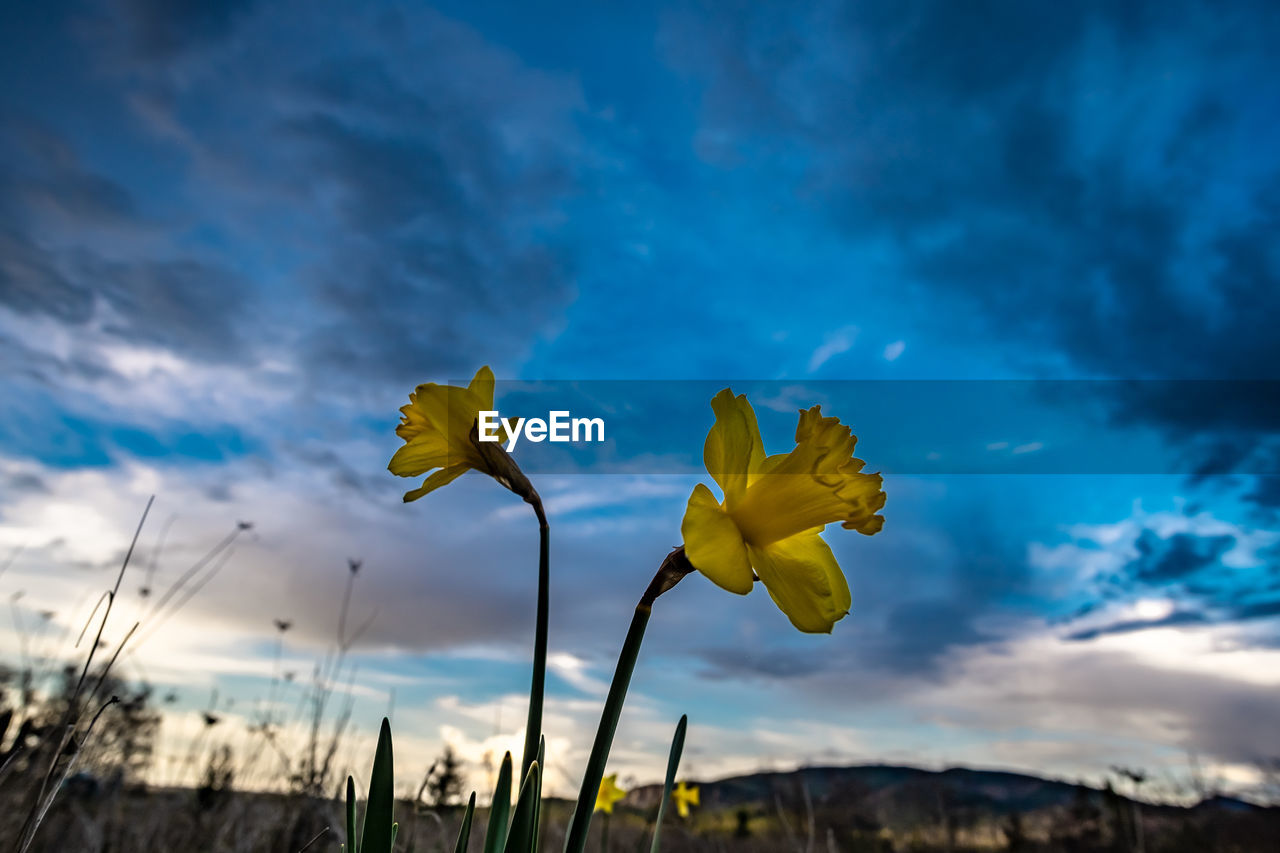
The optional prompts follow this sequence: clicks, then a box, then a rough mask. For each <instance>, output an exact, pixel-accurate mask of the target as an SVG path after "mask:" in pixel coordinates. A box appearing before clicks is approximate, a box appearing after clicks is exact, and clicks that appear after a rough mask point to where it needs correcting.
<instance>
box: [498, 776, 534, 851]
mask: <svg viewBox="0 0 1280 853" xmlns="http://www.w3.org/2000/svg"><path fill="white" fill-rule="evenodd" d="M538 775H539V774H538V762H537V761H535V762H533V764H531V765H529V775H528V776H526V777H524V784H523V785H521V786H520V799H518V800H517V801H516V812H515V814H514V815H513V816H512V818H511V832H510V834H508V835H507V846H506V847H505V848H503V850H504V851H505V853H532V851H533V846H534V844H535V842H536V840H537V835H538V827H537V826H536V825H535V823H534V818H535V815H536V814H537V809H538V791H539V790H540V787H541V786H540V783H539V782H538Z"/></svg>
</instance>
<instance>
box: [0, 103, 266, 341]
mask: <svg viewBox="0 0 1280 853" xmlns="http://www.w3.org/2000/svg"><path fill="white" fill-rule="evenodd" d="M4 131H5V132H4V134H3V137H0V153H3V154H4V155H5V156H4V158H3V160H2V161H0V305H3V306H4V307H6V308H9V309H11V310H12V311H15V312H17V313H18V314H20V315H28V316H31V315H37V316H44V317H47V318H50V319H53V320H56V321H58V322H60V323H63V324H66V325H68V326H71V327H73V328H75V327H79V328H86V327H88V326H89V325H90V324H91V322H92V323H95V324H96V326H97V330H99V331H101V332H102V333H105V334H106V335H108V336H111V337H114V338H116V339H117V340H120V341H125V342H129V343H133V344H143V345H154V346H159V347H162V348H165V349H169V350H172V351H174V352H177V353H181V354H184V355H188V356H192V357H195V358H198V359H201V360H206V361H234V360H240V359H242V358H245V357H247V356H249V355H250V353H249V352H248V351H247V350H246V347H245V344H244V340H243V338H242V335H241V332H242V328H241V325H240V321H241V320H242V319H243V317H244V316H245V313H246V311H245V309H246V308H247V303H248V301H249V297H250V291H249V288H248V286H247V284H246V282H244V281H243V280H242V279H241V278H240V277H239V276H238V275H236V274H234V273H233V272H231V271H230V270H229V269H227V268H225V267H223V266H220V265H219V264H217V263H215V262H211V261H207V260H203V259H199V258H196V257H183V256H181V255H178V256H177V257H158V256H156V255H155V254H153V253H152V252H149V251H145V250H143V251H135V252H125V253H124V254H125V256H126V259H120V258H119V257H116V255H118V254H120V253H119V252H118V249H117V247H116V245H113V244H123V243H124V241H126V240H132V239H135V238H138V237H139V236H140V235H144V234H146V233H148V232H150V231H152V230H153V229H154V228H155V226H154V224H153V223H150V222H149V221H148V220H147V219H146V217H145V216H144V215H143V214H142V213H141V212H140V211H139V209H138V206H137V204H136V202H135V200H134V196H133V194H132V193H131V192H130V191H129V190H128V189H126V188H125V186H124V185H123V184H121V183H120V182H118V181H116V180H114V179H111V178H108V177H104V176H102V175H100V174H97V173H95V172H94V171H92V170H91V169H90V168H89V167H88V166H86V165H85V163H84V162H83V160H82V158H81V157H80V155H79V154H78V152H77V151H76V148H75V146H74V145H73V144H72V143H71V142H70V141H69V140H68V139H67V138H66V137H64V136H62V135H60V134H58V133H57V132H55V131H54V130H52V129H51V128H49V127H47V126H45V125H42V124H39V123H36V122H32V121H15V122H12V123H11V124H9V125H7V126H6V127H5V128H4Z"/></svg>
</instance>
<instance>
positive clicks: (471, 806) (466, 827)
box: [453, 791, 476, 853]
mask: <svg viewBox="0 0 1280 853" xmlns="http://www.w3.org/2000/svg"><path fill="white" fill-rule="evenodd" d="M475 813H476V792H475V791H472V792H471V799H470V800H468V801H467V810H466V811H465V812H463V813H462V828H461V829H459V830H458V843H457V844H455V845H453V853H467V844H469V843H470V842H471V819H472V818H473V817H475Z"/></svg>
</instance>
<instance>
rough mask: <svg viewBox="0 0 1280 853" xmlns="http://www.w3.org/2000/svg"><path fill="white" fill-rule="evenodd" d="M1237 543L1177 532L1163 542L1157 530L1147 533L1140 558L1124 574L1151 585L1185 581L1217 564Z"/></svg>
mask: <svg viewBox="0 0 1280 853" xmlns="http://www.w3.org/2000/svg"><path fill="white" fill-rule="evenodd" d="M1235 543H1236V540H1235V537H1234V536H1211V537H1204V536H1196V535H1193V534H1189V533H1177V534H1174V535H1173V536H1170V537H1168V538H1167V539H1162V538H1161V537H1160V536H1158V535H1157V534H1156V533H1155V532H1154V531H1151V530H1145V531H1143V533H1142V535H1141V536H1139V537H1138V541H1137V543H1136V547H1137V549H1138V557H1137V558H1136V559H1134V560H1133V561H1132V562H1131V563H1130V564H1129V565H1128V566H1127V567H1126V569H1125V573H1126V574H1128V575H1129V576H1130V577H1131V578H1132V579H1133V580H1135V581H1138V582H1140V583H1146V584H1152V585H1159V584H1165V583H1171V582H1176V581H1181V580H1185V579H1187V578H1188V577H1190V576H1191V575H1193V574H1195V573H1196V572H1199V571H1201V570H1203V569H1207V568H1209V567H1210V566H1214V565H1217V564H1218V561H1219V559H1220V558H1221V557H1222V555H1223V554H1225V553H1226V552H1227V551H1229V550H1230V549H1231V548H1232V547H1233V546H1234V545H1235Z"/></svg>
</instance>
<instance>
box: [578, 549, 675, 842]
mask: <svg viewBox="0 0 1280 853" xmlns="http://www.w3.org/2000/svg"><path fill="white" fill-rule="evenodd" d="M692 571H693V566H692V565H690V564H689V560H688V558H687V557H685V554H684V547H683V546H682V547H680V548H677V549H675V550H674V551H672V552H671V553H670V554H668V555H667V558H666V559H665V560H663V561H662V565H661V566H660V567H659V568H658V573H657V574H656V575H654V576H653V580H652V581H651V582H650V583H649V588H648V589H646V590H645V592H644V595H643V596H641V597H640V603H639V604H637V605H636V612H635V615H634V616H632V617H631V627H630V628H628V629H627V638H626V640H624V641H623V643H622V653H621V654H619V655H618V666H617V668H616V669H615V670H614V673H613V681H612V682H611V683H610V684H609V695H608V698H606V699H605V703H604V712H603V713H602V714H601V715H600V727H599V728H598V729H596V739H595V743H593V744H592V746H591V757H590V758H589V759H587V769H586V771H585V772H584V775H583V777H582V788H581V789H580V790H579V791H578V804H577V806H575V807H574V810H573V818H572V820H571V821H570V823H569V832H568V835H567V836H566V837H565V842H564V849H565V853H583V850H585V849H586V845H587V833H588V832H589V831H590V829H591V814H592V812H594V811H595V804H596V795H597V794H598V793H599V792H600V780H601V779H603V778H604V767H605V764H606V763H607V762H608V761H609V750H610V749H611V748H612V746H613V735H614V733H615V732H616V731H617V729H618V718H619V717H620V716H622V705H623V703H624V702H625V701H626V699H627V687H628V686H630V684H631V673H632V672H633V671H634V670H635V668H636V658H638V657H639V656H640V644H641V643H642V642H643V641H644V630H645V627H646V626H647V625H648V624H649V615H650V613H652V609H653V602H654V601H656V600H657V598H658V596H660V595H662V594H663V593H664V592H666V591H667V590H669V589H671V588H672V587H673V586H675V585H676V584H677V583H679V582H680V580H681V579H682V578H683V577H684V576H685V575H687V574H689V573H690V572H692Z"/></svg>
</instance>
